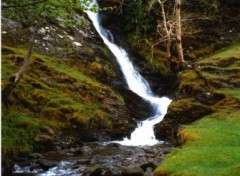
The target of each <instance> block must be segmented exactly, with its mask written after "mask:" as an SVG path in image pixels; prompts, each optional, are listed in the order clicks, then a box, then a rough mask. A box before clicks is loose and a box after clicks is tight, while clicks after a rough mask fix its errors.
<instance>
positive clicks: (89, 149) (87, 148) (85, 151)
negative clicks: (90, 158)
mask: <svg viewBox="0 0 240 176" xmlns="http://www.w3.org/2000/svg"><path fill="white" fill-rule="evenodd" d="M81 151H82V153H83V154H84V155H90V154H91V153H92V150H91V148H90V147H88V146H84V147H81Z"/></svg>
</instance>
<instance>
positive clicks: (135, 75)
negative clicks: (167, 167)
mask: <svg viewBox="0 0 240 176" xmlns="http://www.w3.org/2000/svg"><path fill="white" fill-rule="evenodd" d="M92 5H96V6H98V5H97V2H96V1H95V0H94V3H93V4H92ZM86 13H87V15H88V16H89V18H90V19H91V21H92V23H93V25H94V27H95V28H96V30H97V32H98V34H99V35H100V36H101V38H102V40H103V41H104V43H105V45H106V46H107V47H108V48H109V49H110V51H111V52H112V53H113V55H114V56H115V58H116V59H117V62H118V63H119V66H120V68H121V71H122V73H123V75H124V78H125V81H126V83H127V85H128V88H129V89H130V90H131V91H133V92H135V93H136V94H138V95H139V96H140V97H142V98H143V99H144V100H145V101H147V102H149V103H150V104H151V105H152V107H153V109H154V111H155V115H153V116H151V117H149V118H148V119H146V120H145V121H142V122H139V124H138V126H137V128H136V129H135V131H134V132H133V133H132V134H131V137H130V138H124V139H123V140H121V141H110V142H107V143H97V142H95V143H85V144H84V145H83V146H79V147H77V148H72V149H68V150H60V151H54V152H48V153H41V154H40V153H35V154H31V155H30V156H31V159H29V160H28V161H27V162H19V163H16V164H15V165H14V171H13V173H14V175H22V176H23V175H38V176H58V175H59V176H67V175H69V176H81V175H84V176H114V175H115V176H121V175H129V176H131V175H143V176H151V175H152V171H153V170H154V169H155V168H156V167H157V166H158V165H159V164H160V163H161V161H162V159H163V156H164V154H166V153H169V152H170V151H171V149H172V146H171V145H169V144H167V143H165V142H163V141H159V140H157V139H156V138H155V136H154V131H153V126H154V125H155V124H156V123H159V122H160V121H161V120H162V119H163V117H164V115H165V114H166V112H167V108H168V105H169V104H170V103H171V100H170V99H169V98H167V97H161V98H160V97H157V96H155V95H154V94H153V93H152V91H151V89H150V86H149V84H148V82H147V81H146V80H145V79H144V78H143V77H142V76H141V75H140V74H139V72H138V71H137V70H136V69H135V68H134V66H133V64H132V63H131V61H130V58H129V57H128V54H127V53H126V51H125V50H124V49H123V48H121V47H119V46H117V45H116V44H115V43H114V37H113V36H112V34H111V33H110V31H108V30H106V29H104V28H103V27H102V26H101V23H100V17H99V14H98V13H95V12H92V11H86ZM136 103H137V102H136Z"/></svg>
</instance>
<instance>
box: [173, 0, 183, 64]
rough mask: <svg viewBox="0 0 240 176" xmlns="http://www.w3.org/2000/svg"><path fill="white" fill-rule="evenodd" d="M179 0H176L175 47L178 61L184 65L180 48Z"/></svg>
mask: <svg viewBox="0 0 240 176" xmlns="http://www.w3.org/2000/svg"><path fill="white" fill-rule="evenodd" d="M180 11H181V0H176V14H175V15H176V46H177V52H178V58H179V60H180V61H181V62H182V63H184V62H185V60H184V56H183V48H182V28H181V14H180Z"/></svg>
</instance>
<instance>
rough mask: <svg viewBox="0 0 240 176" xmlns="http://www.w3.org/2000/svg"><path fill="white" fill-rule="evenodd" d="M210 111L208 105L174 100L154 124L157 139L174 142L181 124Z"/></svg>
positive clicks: (194, 119)
mask: <svg viewBox="0 0 240 176" xmlns="http://www.w3.org/2000/svg"><path fill="white" fill-rule="evenodd" d="M212 112H213V110H212V109H211V108H210V107H208V106H205V105H202V104H196V103H194V102H192V101H191V100H188V101H184V100H182V101H181V100H179V101H175V102H173V103H172V105H170V107H169V110H168V113H167V114H166V116H165V117H164V120H163V121H162V122H161V123H158V124H156V125H155V128H154V132H155V135H156V137H157V138H158V139H161V140H166V141H171V142H176V137H177V133H178V129H179V127H180V126H181V125H182V124H189V123H192V122H194V121H196V120H198V119H200V118H201V117H203V116H205V115H207V114H210V113H212Z"/></svg>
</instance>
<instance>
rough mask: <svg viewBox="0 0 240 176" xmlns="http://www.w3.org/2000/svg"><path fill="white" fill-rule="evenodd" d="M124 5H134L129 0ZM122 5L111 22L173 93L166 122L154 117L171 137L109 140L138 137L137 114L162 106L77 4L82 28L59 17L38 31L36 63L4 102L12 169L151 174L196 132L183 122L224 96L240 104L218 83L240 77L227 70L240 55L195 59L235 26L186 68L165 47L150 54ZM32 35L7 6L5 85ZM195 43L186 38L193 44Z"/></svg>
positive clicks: (7, 164) (164, 90)
mask: <svg viewBox="0 0 240 176" xmlns="http://www.w3.org/2000/svg"><path fill="white" fill-rule="evenodd" d="M99 3H100V5H101V6H102V7H104V6H106V7H109V6H110V7H114V6H116V7H120V6H119V5H120V4H121V3H122V1H118V0H117V1H103V0H102V1H100V2H99ZM122 8H123V10H124V9H125V10H126V9H127V6H126V8H124V6H123V7H122ZM118 10H119V9H118ZM118 10H117V11H106V12H103V14H102V17H103V24H104V25H105V27H106V28H107V29H110V30H111V31H113V32H112V33H113V35H114V37H115V38H114V39H115V41H116V42H117V43H118V44H119V45H121V46H123V47H124V48H126V50H127V51H128V52H129V55H130V56H131V58H132V60H133V62H134V65H135V66H136V67H137V69H138V71H139V72H140V73H141V74H142V75H143V76H144V77H145V78H146V79H147V80H148V81H149V82H150V86H151V88H152V90H153V91H154V93H156V94H157V95H159V96H164V95H165V96H170V97H171V98H174V101H173V102H172V104H171V105H170V108H169V110H168V113H167V115H166V116H165V118H164V120H163V122H162V123H159V124H157V125H156V126H155V134H156V137H157V138H158V139H159V140H164V141H165V142H163V144H159V145H155V146H139V147H128V146H121V145H119V144H116V143H110V144H109V143H105V142H107V141H111V140H119V139H122V137H125V136H130V134H131V132H132V131H133V130H134V128H135V127H136V126H137V122H138V121H139V120H144V119H146V118H148V117H150V116H151V115H152V113H153V110H152V108H151V107H150V105H149V103H148V102H145V101H144V100H143V99H142V98H141V97H139V96H138V95H137V94H135V93H133V92H132V91H130V90H129V89H128V88H127V85H126V83H125V81H124V79H123V75H122V73H121V71H120V69H119V66H118V64H117V63H116V61H115V59H113V58H114V56H113V55H112V53H111V52H110V51H109V50H108V48H107V47H106V46H105V45H104V44H103V42H102V40H101V39H100V37H99V36H98V34H97V32H96V31H95V29H94V28H93V26H92V24H91V22H90V21H89V20H88V19H87V17H86V15H85V14H84V13H82V14H81V13H80V14H78V13H76V16H73V17H72V19H71V20H73V21H75V22H76V24H77V22H79V21H80V22H81V24H82V26H81V28H80V29H79V28H78V27H77V26H73V27H71V28H69V27H66V26H61V25H59V24H61V20H62V19H61V18H59V19H47V21H48V23H47V24H46V26H45V27H43V28H41V29H40V30H39V32H38V37H37V38H36V40H35V48H34V53H33V56H32V58H31V63H30V67H29V69H28V71H27V73H26V75H24V77H23V79H22V80H21V81H20V83H19V85H18V86H17V87H16V88H15V90H14V92H13V94H12V97H11V99H10V102H9V103H10V107H5V106H3V108H2V110H3V112H2V121H3V122H2V136H3V137H2V159H3V165H2V174H3V175H11V174H14V175H24V174H25V175H41V174H42V175H44V174H45V175H51V174H52V175H74V174H75V175H81V174H82V175H89V176H90V175H91V176H92V175H96V176H98V175H99V176H101V175H103V176H107V175H109V176H110V175H119V176H121V175H129V176H131V175H145V176H148V175H149V176H150V175H153V171H154V170H155V169H156V167H157V166H159V165H160V164H161V163H162V161H163V158H164V156H165V154H167V153H169V152H170V151H172V149H173V148H174V147H175V146H177V145H182V144H184V143H185V140H186V138H187V137H186V136H184V134H183V133H179V130H180V129H181V127H182V126H183V125H184V124H189V123H192V122H194V121H196V120H198V119H200V118H202V117H204V116H207V115H211V114H214V113H216V112H217V109H218V108H222V107H223V106H224V102H228V103H230V104H231V105H233V107H234V108H235V109H236V108H237V107H238V100H237V99H238V98H234V100H233V99H231V98H229V97H228V96H226V94H225V92H224V93H223V92H221V91H220V92H219V91H216V90H215V89H216V87H217V88H229V87H231V88H237V87H238V86H239V83H238V79H237V77H238V76H239V75H238V74H239V72H238V71H237V70H236V71H234V70H232V71H223V70H221V68H224V67H229V68H230V67H232V66H233V69H234V66H237V65H239V64H238V61H239V57H238V55H236V56H235V55H234V56H233V57H231V58H228V59H226V58H221V59H220V60H219V61H218V62H217V63H216V65H215V63H211V61H207V62H204V61H203V62H194V63H192V60H193V59H195V58H196V57H202V56H206V55H209V54H211V53H214V52H215V50H217V49H218V48H221V47H223V46H226V45H228V44H229V43H231V42H232V41H231V40H232V38H233V36H236V35H237V34H236V33H237V30H236V29H235V30H234V32H233V33H232V34H231V35H230V34H228V35H227V36H228V37H227V38H226V39H224V40H222V39H221V40H220V43H218V44H216V45H214V46H212V47H211V48H210V50H207V51H206V50H203V51H201V50H200V51H199V50H196V51H193V52H190V53H188V54H187V55H188V57H189V61H190V64H189V65H188V66H187V68H186V69H184V70H183V72H181V71H182V70H181V68H180V69H179V68H178V67H174V66H173V65H174V64H175V63H174V62H169V61H168V60H167V59H166V58H164V57H163V55H162V54H161V53H160V54H159V53H158V51H156V53H155V54H156V57H157V59H156V60H158V59H159V60H160V61H159V63H160V64H159V65H156V64H155V63H153V62H149V59H148V58H149V55H150V53H151V50H150V49H149V48H148V47H147V46H146V45H142V44H141V43H140V44H139V43H138V44H137V42H136V41H133V40H131V39H130V38H129V36H127V33H126V32H123V31H124V30H123V27H124V25H122V24H123V23H122V22H126V21H125V20H124V15H119V14H118V12H119V11H118ZM126 13H127V12H126ZM126 13H123V14H126ZM229 23H231V22H229ZM232 23H233V24H234V22H232ZM230 28H232V27H230ZM236 28H237V27H236ZM222 30H223V31H224V29H222ZM220 32H222V31H220ZM205 34H206V33H204V35H205ZM28 35H29V29H25V28H24V26H22V25H21V24H20V23H18V22H15V21H12V20H10V19H8V18H5V17H4V15H3V17H2V38H3V42H2V88H3V87H4V86H5V85H6V84H7V81H8V79H9V76H10V75H12V74H13V73H14V72H15V71H16V70H17V69H18V68H19V67H20V66H21V64H22V63H23V60H24V56H25V53H26V48H27V47H26V45H25V44H26V43H27V41H28ZM206 35H208V34H206ZM221 35H224V34H223V33H221ZM199 36H203V35H199ZM224 36H225V35H224ZM127 38H128V39H129V40H128V41H127V40H126V39H127ZM216 38H217V36H216ZM200 40H202V39H199V41H200ZM185 41H188V39H186V40H185ZM208 42H216V40H214V41H207V42H206V43H207V44H208V45H211V44H210V43H208ZM192 45H193V43H191V42H190V43H189V44H187V43H186V48H188V47H189V46H192ZM194 47H197V46H194ZM198 47H201V46H198ZM143 48H144V49H143ZM158 57H159V58H158ZM224 59H226V60H224ZM209 62H210V63H209ZM225 63H226V64H225ZM228 63H229V64H228ZM209 64H210V67H211V68H210V67H209ZM213 67H214V68H213ZM216 67H217V68H216ZM230 69H231V68H230ZM179 71H180V75H181V76H178V74H179ZM227 73H231V76H230V77H229V79H228V80H226V79H224V80H222V78H218V79H215V78H214V79H212V78H211V77H210V78H211V79H209V77H206V75H208V74H217V75H220V76H221V75H224V74H225V75H226V74H227ZM193 82H194V84H193ZM223 82H225V83H224V84H223ZM136 102H137V103H136ZM96 141H98V142H96ZM16 145H17V146H19V147H18V148H16V147H14V146H16ZM12 171H14V172H13V173H12ZM166 173H167V172H163V175H164V174H166ZM167 174H169V173H167ZM169 175H170V174H169Z"/></svg>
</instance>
